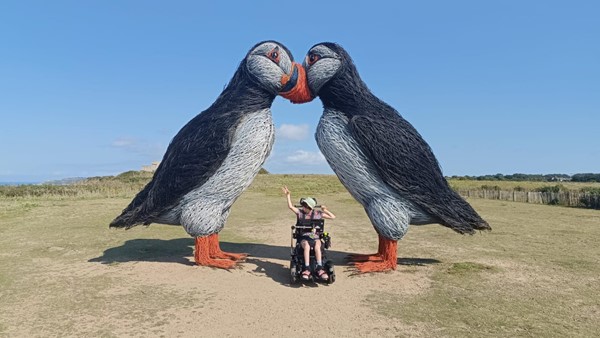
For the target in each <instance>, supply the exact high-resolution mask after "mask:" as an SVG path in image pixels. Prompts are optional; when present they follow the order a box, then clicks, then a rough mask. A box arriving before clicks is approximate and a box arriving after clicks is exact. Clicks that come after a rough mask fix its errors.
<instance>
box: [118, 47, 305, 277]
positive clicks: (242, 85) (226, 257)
mask: <svg viewBox="0 0 600 338" xmlns="http://www.w3.org/2000/svg"><path fill="white" fill-rule="evenodd" d="M296 84H299V85H298V86H296ZM305 84H306V80H305V78H304V69H303V68H302V66H301V65H299V64H297V63H294V62H293V57H292V54H291V53H290V52H289V50H288V49H287V48H286V47H285V46H283V45H282V44H281V43H278V42H276V41H264V42H261V43H258V44H257V45H255V46H254V47H252V49H251V50H250V51H249V52H248V54H247V55H246V57H245V58H244V60H242V62H241V63H240V65H239V67H238V69H237V71H236V72H235V74H234V75H233V78H232V79H231V81H230V82H229V84H228V85H227V87H226V88H225V89H224V90H223V92H222V93H221V95H220V96H219V97H218V98H217V100H216V101H215V102H214V103H213V104H212V105H211V106H210V107H209V108H208V109H206V110H205V111H203V112H202V113H200V114H199V115H197V116H196V117H194V118H193V119H192V120H191V121H189V122H188V123H187V124H186V125H185V126H184V127H183V128H182V129H181V130H180V131H179V132H178V133H177V135H175V137H174V138H173V140H172V141H171V143H170V144H169V147H168V148H167V151H166V153H165V155H164V157H163V159H162V162H161V163H160V165H159V167H158V168H157V170H156V172H155V174H154V177H153V179H152V181H150V182H149V183H148V184H147V185H146V187H145V188H144V189H143V190H142V191H140V192H139V193H138V194H137V196H135V198H134V199H133V201H132V202H131V203H130V204H129V206H128V207H127V208H126V209H125V210H123V212H122V214H121V215H120V216H118V217H117V218H115V219H114V220H113V221H112V223H110V227H116V228H131V227H133V226H136V225H138V224H144V225H149V224H150V223H163V224H173V225H182V226H183V227H184V229H185V231H186V232H187V233H188V234H190V235H191V236H193V237H195V238H196V241H195V253H194V259H195V261H196V263H197V264H198V265H204V266H211V267H217V268H224V269H229V268H232V267H234V266H235V265H236V262H237V261H239V260H242V259H244V258H245V257H246V255H245V254H234V253H227V252H223V251H221V249H220V247H219V237H218V236H219V232H220V231H221V230H222V229H223V227H224V225H225V221H226V220H227V216H228V215H229V211H230V208H231V206H232V204H233V203H234V202H235V200H236V199H237V198H238V197H239V196H240V195H241V193H242V192H243V191H244V190H245V189H246V188H247V187H248V186H249V185H250V183H251V182H252V180H253V179H254V177H255V176H256V174H258V171H259V170H260V168H261V166H262V165H263V163H264V162H265V160H266V158H267V156H268V155H269V152H270V151H271V147H272V145H273V141H274V128H273V122H272V118H271V109H270V108H271V104H272V103H273V100H274V99H275V97H276V96H277V95H278V94H279V95H282V96H284V97H286V98H288V99H290V100H291V101H295V100H296V99H295V97H301V96H303V95H305V94H304V93H303V91H306V90H307V89H306V87H305Z"/></svg>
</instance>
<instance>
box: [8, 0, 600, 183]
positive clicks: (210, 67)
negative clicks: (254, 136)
mask: <svg viewBox="0 0 600 338" xmlns="http://www.w3.org/2000/svg"><path fill="white" fill-rule="evenodd" d="M599 13H600V4H599V2H597V1H394V2H392V1H389V2H379V1H370V2H366V1H360V2H359V1H355V2H354V1H334V2H324V1H319V2H289V3H285V2H281V1H278V2H270V1H269V2H268V1H243V2H242V1H240V2H227V1H221V2H219V3H218V4H204V3H203V2H201V1H169V2H166V1H164V2H158V1H38V2H36V1H26V0H25V1H9V0H7V1H2V2H0V182H7V181H45V180H53V179H60V178H66V177H80V176H99V175H114V174H118V173H121V172H123V171H127V170H138V169H140V167H141V166H142V165H145V164H149V163H150V162H152V161H157V160H160V159H161V158H162V155H163V153H164V151H165V149H166V146H167V145H168V143H169V141H170V140H171V138H172V137H173V136H174V135H175V134H176V133H177V131H179V129H180V128H181V127H182V126H183V125H184V124H185V123H186V122H187V121H189V120H190V119H191V118H192V117H193V116H195V115H196V114H198V113H200V112H201V111H202V110H204V109H206V108H207V107H208V106H209V105H210V104H211V103H212V102H213V101H214V100H215V98H216V97H217V96H218V95H219V93H220V92H221V91H222V90H223V87H224V86H225V85H226V84H227V82H228V81H229V79H230V78H231V76H232V75H233V73H234V71H235V69H236V68H237V66H238V64H239V62H240V61H241V60H242V58H243V57H244V55H245V54H246V52H247V51H248V49H249V48H250V47H252V46H253V45H254V44H255V43H257V42H259V41H262V40H267V39H274V40H278V41H280V42H282V43H284V44H285V45H286V46H287V47H288V48H289V49H290V50H291V51H292V52H293V54H294V57H295V58H296V60H302V58H303V57H304V55H305V53H306V51H307V50H308V49H309V48H310V47H311V46H312V45H314V44H316V43H318V42H322V41H333V42H337V43H339V44H341V45H342V46H344V47H345V48H346V49H347V50H348V52H349V53H350V55H351V56H352V57H353V59H354V62H355V64H356V66H357V67H358V70H359V72H360V74H361V76H362V78H363V80H364V81H365V82H366V83H367V85H368V86H369V88H370V89H371V90H372V91H373V92H374V93H375V95H377V96H379V97H380V98H381V99H383V100H384V101H386V102H387V103H389V104H390V105H392V106H393V107H394V108H396V109H397V110H398V111H399V112H400V113H401V114H402V115H403V116H404V118H406V119H407V120H408V121H409V122H411V123H412V124H413V125H414V126H415V127H416V128H417V130H418V131H419V132H420V133H421V134H422V135H423V137H424V138H425V140H426V141H427V142H428V143H429V144H430V146H431V147H432V149H433V151H434V153H435V155H436V156H437V158H438V160H439V162H440V164H441V166H442V168H443V171H444V174H445V175H448V176H451V175H483V174H495V173H503V174H512V173H530V174H535V173H542V174H545V173H566V174H574V173H582V172H600V137H599V136H598V129H599V128H600V43H599V38H600V20H598V15H599ZM272 110H273V116H274V121H275V124H276V128H277V134H276V143H275V146H274V149H273V152H272V154H271V157H270V158H269V160H268V161H267V163H266V165H265V167H266V168H267V169H268V170H269V171H271V172H273V173H331V171H330V169H329V167H328V165H327V163H326V162H325V161H324V160H323V158H322V156H320V154H319V151H318V148H317V146H316V143H315V141H314V136H313V135H314V130H315V128H316V125H317V123H318V119H319V117H320V115H321V112H322V106H321V104H320V102H319V101H318V100H316V101H313V102H311V103H308V104H304V105H292V104H290V103H289V102H287V101H285V100H284V99H282V98H277V99H276V100H275V103H274V104H273V107H272Z"/></svg>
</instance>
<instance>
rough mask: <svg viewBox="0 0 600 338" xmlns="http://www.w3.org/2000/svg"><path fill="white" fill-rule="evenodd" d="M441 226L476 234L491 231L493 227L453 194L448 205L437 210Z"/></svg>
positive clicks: (461, 232)
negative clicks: (476, 232) (477, 231)
mask: <svg viewBox="0 0 600 338" xmlns="http://www.w3.org/2000/svg"><path fill="white" fill-rule="evenodd" d="M435 215H437V216H438V217H439V218H440V220H441V222H440V223H441V224H442V225H444V226H446V227H448V228H450V229H452V230H454V231H456V232H458V233H460V234H463V235H464V234H469V235H473V234H475V231H476V230H479V231H484V230H485V231H491V230H492V227H491V226H490V225H489V224H488V222H486V221H485V220H484V219H483V218H481V216H479V214H478V213H477V212H476V211H475V209H473V207H472V206H471V205H470V204H469V203H468V202H467V201H465V200H464V199H463V198H462V197H460V196H459V195H458V194H456V193H452V194H451V196H450V198H448V199H447V203H446V204H444V205H443V206H441V208H436V210H435Z"/></svg>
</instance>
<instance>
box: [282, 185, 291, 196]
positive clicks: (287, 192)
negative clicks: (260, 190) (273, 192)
mask: <svg viewBox="0 0 600 338" xmlns="http://www.w3.org/2000/svg"><path fill="white" fill-rule="evenodd" d="M281 190H282V191H283V193H284V194H285V195H286V196H289V195H290V190H289V189H288V187H287V186H285V185H284V186H283V187H282V188H281Z"/></svg>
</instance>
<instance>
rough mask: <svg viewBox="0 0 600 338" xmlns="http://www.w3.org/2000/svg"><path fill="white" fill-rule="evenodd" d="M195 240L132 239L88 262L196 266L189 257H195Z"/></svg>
mask: <svg viewBox="0 0 600 338" xmlns="http://www.w3.org/2000/svg"><path fill="white" fill-rule="evenodd" d="M193 248H194V239H193V238H176V239H169V240H162V239H132V240H128V241H126V242H125V243H123V245H121V246H118V247H114V248H110V249H107V250H105V251H104V253H103V254H102V255H101V256H99V257H96V258H92V259H90V260H88V262H100V263H102V264H111V263H123V262H166V263H180V264H184V265H194V262H193V261H190V259H189V258H188V257H190V256H193V255H194V249H193Z"/></svg>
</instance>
